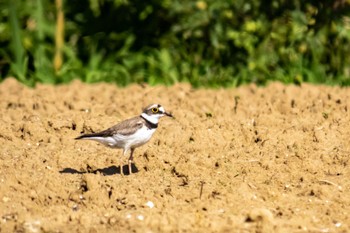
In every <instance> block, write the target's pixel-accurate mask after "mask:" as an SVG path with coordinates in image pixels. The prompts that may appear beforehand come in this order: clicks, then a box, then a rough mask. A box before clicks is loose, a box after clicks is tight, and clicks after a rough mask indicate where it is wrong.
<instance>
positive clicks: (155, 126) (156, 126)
mask: <svg viewBox="0 0 350 233" xmlns="http://www.w3.org/2000/svg"><path fill="white" fill-rule="evenodd" d="M141 117H142V118H143V119H144V120H145V121H146V127H147V128H148V129H156V128H158V124H154V123H152V122H150V121H149V120H147V119H146V118H145V117H143V116H142V115H141Z"/></svg>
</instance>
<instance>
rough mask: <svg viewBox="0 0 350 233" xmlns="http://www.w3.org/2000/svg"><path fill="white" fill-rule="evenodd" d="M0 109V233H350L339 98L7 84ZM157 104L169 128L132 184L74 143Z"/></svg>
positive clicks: (103, 153) (100, 155)
mask: <svg viewBox="0 0 350 233" xmlns="http://www.w3.org/2000/svg"><path fill="white" fill-rule="evenodd" d="M0 97H1V99H0V104H1V118H0V119H1V124H0V143H1V149H0V187H1V189H0V222H1V224H0V232H350V192H349V191H350V169H349V159H350V156H349V152H350V148H349V147H350V146H349V145H350V144H349V138H350V126H349V122H350V119H349V111H350V101H349V99H350V89H349V88H340V87H326V86H314V85H310V84H303V85H302V86H301V87H298V86H293V85H288V86H285V85H282V84H279V83H272V84H270V85H268V86H267V87H256V86H254V85H249V86H243V87H239V88H236V89H222V90H206V89H198V90H195V89H192V88H191V87H190V86H189V85H186V84H178V85H175V86H172V87H163V86H156V87H149V86H140V85H132V86H129V87H127V88H119V87H116V86H115V85H111V84H95V85H87V84H82V83H81V82H79V81H75V82H73V83H71V84H70V85H62V86H56V87H54V86H49V85H38V86H37V87H36V88H35V89H30V88H27V87H24V86H22V85H21V84H19V83H17V82H16V81H15V80H13V79H6V80H5V81H4V82H3V83H1V84H0ZM158 102H159V103H161V104H162V105H163V106H164V107H165V108H166V110H169V111H171V112H172V113H173V114H174V116H175V117H176V118H175V119H171V118H163V119H161V122H160V126H159V127H158V129H157V132H156V133H155V135H154V136H153V138H152V139H151V141H150V142H149V143H148V144H146V145H144V146H142V147H140V148H138V149H136V151H135V166H134V167H133V168H134V170H135V171H136V170H137V172H135V173H134V174H132V175H126V176H124V177H122V176H121V175H120V168H119V167H118V166H119V161H120V158H121V153H122V151H121V150H113V149H109V148H107V147H104V146H103V145H100V144H98V143H96V142H93V141H76V140H74V137H76V136H78V135H80V134H81V133H82V132H84V133H87V132H91V131H99V130H102V129H105V128H107V127H110V126H112V125H114V124H116V123H118V122H119V121H121V120H123V119H126V118H129V117H132V116H135V115H138V114H139V113H140V110H141V108H142V107H143V106H146V105H148V104H150V103H158ZM125 164H127V158H126V157H125ZM125 168H126V167H125ZM150 203H153V204H154V206H152V205H150ZM151 207H152V208H151Z"/></svg>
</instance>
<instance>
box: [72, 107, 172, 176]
mask: <svg viewBox="0 0 350 233" xmlns="http://www.w3.org/2000/svg"><path fill="white" fill-rule="evenodd" d="M163 116H169V117H173V115H172V114H171V113H168V112H166V111H165V109H164V108H163V107H162V106H161V105H160V104H151V105H148V106H147V107H145V108H144V109H143V111H142V113H141V115H139V116H136V117H133V118H130V119H127V120H125V121H122V122H120V123H119V124H117V125H115V126H112V127H110V128H108V129H106V130H103V131H101V132H97V133H91V134H83V135H81V136H79V137H77V138H75V139H88V140H94V141H97V142H99V143H102V144H103V145H105V146H108V147H111V148H119V149H123V155H126V153H127V152H128V151H129V150H130V157H129V161H128V167H129V174H131V173H132V170H131V163H132V162H133V159H134V158H133V154H134V150H135V148H137V147H140V146H142V145H144V144H145V143H147V142H148V141H149V140H150V139H151V137H152V135H153V133H154V132H155V131H156V129H157V127H158V121H159V119H160V118H161V117H163ZM120 173H121V174H122V175H124V173H123V166H122V162H121V163H120Z"/></svg>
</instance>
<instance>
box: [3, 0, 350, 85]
mask: <svg viewBox="0 0 350 233" xmlns="http://www.w3.org/2000/svg"><path fill="white" fill-rule="evenodd" d="M84 2H85V1H84ZM84 2H83V1H81V0H78V1H75V2H70V3H69V4H68V3H67V2H66V5H65V6H64V8H63V10H64V13H65V37H64V41H65V44H64V46H63V51H62V53H63V64H62V67H60V69H59V70H58V71H57V72H56V71H55V69H54V65H53V60H54V54H55V37H56V36H57V35H55V27H56V8H55V3H54V2H52V1H48V0H31V1H25V2H23V1H21V2H20V4H19V1H18V0H8V1H7V2H1V3H0V13H1V14H0V19H1V20H0V44H1V47H0V54H1V55H2V56H1V57H0V79H4V78H6V77H8V76H14V77H16V78H17V79H18V80H19V81H21V82H23V83H25V84H26V85H30V86H33V85H35V83H37V82H41V83H51V84H59V83H67V82H70V81H71V80H73V79H81V80H83V81H84V82H87V83H95V82H111V83H116V84H118V85H120V86H125V85H128V84H130V83H144V82H146V83H148V84H150V85H156V84H165V85H171V84H174V83H177V82H188V83H191V84H192V85H193V86H195V87H201V86H205V87H213V88H216V87H234V86H238V85H241V84H246V83H251V82H254V83H257V84H259V85H264V84H266V83H268V82H269V81H281V82H284V83H296V84H300V83H302V82H310V83H324V84H329V85H342V86H344V85H349V84H350V56H349V54H350V17H349V16H348V15H350V14H349V13H350V8H349V7H348V6H349V3H345V5H337V7H335V6H334V5H332V3H318V2H316V3H315V2H313V1H305V2H304V3H303V4H302V5H300V4H298V2H290V1H283V0H279V1H272V2H270V1H267V2H264V1H263V2H261V1H258V0H250V1H233V2H226V1H210V0H207V1H191V0H190V1H182V0H177V1H176V0H175V1H167V0H162V1H154V2H153V1H151V2H137V3H136V2H135V3H132V4H131V2H129V1H128V0H106V1H103V2H101V1H98V0H90V1H89V3H90V4H83V3H84ZM106 9H107V10H106Z"/></svg>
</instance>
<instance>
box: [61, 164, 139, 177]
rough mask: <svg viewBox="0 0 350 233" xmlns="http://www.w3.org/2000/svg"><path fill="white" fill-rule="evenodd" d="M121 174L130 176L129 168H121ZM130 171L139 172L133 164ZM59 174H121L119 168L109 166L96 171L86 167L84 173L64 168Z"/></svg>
mask: <svg viewBox="0 0 350 233" xmlns="http://www.w3.org/2000/svg"><path fill="white" fill-rule="evenodd" d="M122 169H123V173H124V175H130V174H129V167H128V165H124V166H123V168H122ZM131 171H132V173H137V172H139V169H137V167H136V166H135V164H133V163H132V164H131ZM59 172H60V173H61V174H87V173H92V174H97V173H101V174H102V175H104V176H112V175H117V174H121V172H120V166H119V167H117V166H114V165H113V166H110V167H105V168H98V169H91V168H90V166H88V167H87V169H86V171H78V170H76V169H74V168H70V167H67V168H64V169H62V170H61V171H59Z"/></svg>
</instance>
